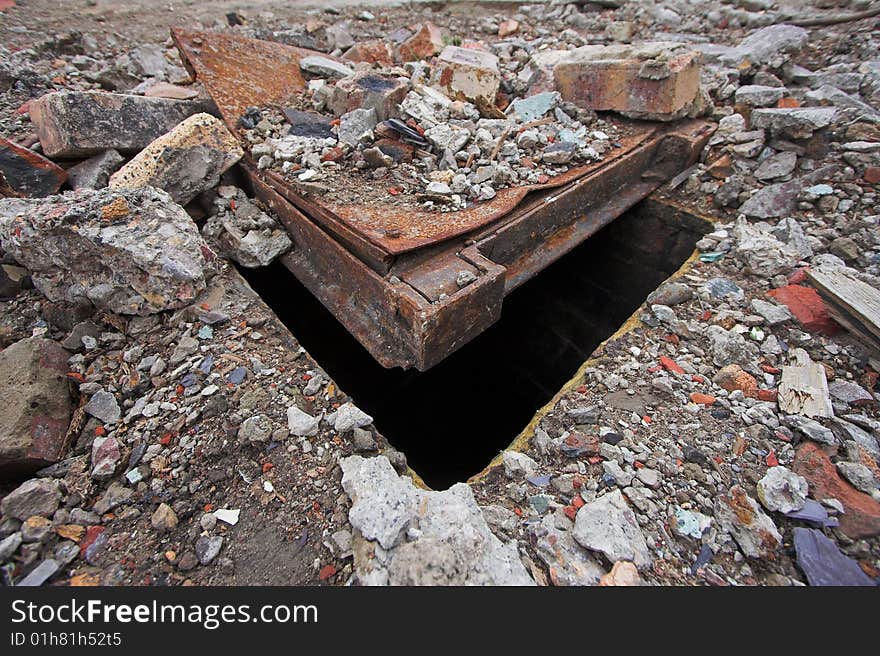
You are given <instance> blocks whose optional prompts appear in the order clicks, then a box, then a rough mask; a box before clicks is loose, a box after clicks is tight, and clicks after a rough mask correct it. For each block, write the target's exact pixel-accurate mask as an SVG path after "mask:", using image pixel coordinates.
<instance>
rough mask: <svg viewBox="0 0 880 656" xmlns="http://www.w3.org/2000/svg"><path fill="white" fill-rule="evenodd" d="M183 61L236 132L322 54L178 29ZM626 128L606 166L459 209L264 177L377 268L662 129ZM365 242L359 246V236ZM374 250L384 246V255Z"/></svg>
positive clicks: (297, 87)
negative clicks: (338, 194)
mask: <svg viewBox="0 0 880 656" xmlns="http://www.w3.org/2000/svg"><path fill="white" fill-rule="evenodd" d="M172 35H173V37H174V41H175V44H176V45H177V47H178V49H179V50H180V52H181V55H182V56H183V59H184V61H185V62H186V63H187V65H188V66H189V67H190V68H191V69H192V71H194V73H195V75H196V76H197V78H198V79H199V81H200V82H201V83H202V84H204V85H205V87H206V89H207V90H208V92H209V93H210V94H211V97H212V98H213V99H214V101H215V102H216V103H217V105H218V107H219V109H220V112H221V114H222V115H223V117H224V119H225V120H226V122H227V125H229V127H230V128H231V129H233V131H234V132H236V133H237V125H236V124H237V122H238V118H239V117H240V116H241V115H242V114H243V113H244V111H245V109H246V108H247V107H249V106H267V105H274V106H279V107H280V106H283V105H285V104H290V102H291V101H292V99H294V98H295V97H296V95H297V94H298V93H300V92H301V91H302V89H303V87H304V82H303V78H302V75H301V73H300V70H299V59H300V58H301V57H304V56H307V55H312V54H320V55H321V56H326V55H324V54H323V53H316V52H313V51H310V50H305V49H302V48H294V47H292V46H285V45H282V44H279V43H274V42H271V41H260V40H257V39H248V38H245V37H240V36H233V35H226V34H216V33H211V32H188V31H185V30H180V29H174V30H172ZM621 122H622V123H626V124H627V125H628V126H629V128H630V132H632V134H631V136H629V137H627V138H625V139H624V140H622V142H621V147H620V148H616V149H614V150H613V151H611V152H610V153H608V154H606V156H605V158H604V159H603V160H602V161H599V162H595V163H591V164H587V165H584V166H579V167H575V168H573V169H571V170H569V171H567V172H566V173H563V174H561V175H558V176H554V177H553V178H551V179H550V180H549V181H548V182H546V183H545V184H541V185H530V186H522V187H511V188H507V189H501V190H499V191H498V193H497V194H496V196H495V198H493V199H492V200H490V201H484V202H480V203H475V204H473V205H471V206H470V207H468V208H466V209H463V210H458V211H454V212H436V211H429V210H420V209H411V208H406V209H394V207H393V206H390V205H389V204H386V203H375V204H353V205H342V204H337V203H334V202H333V198H332V195H331V196H325V197H321V198H314V197H310V196H307V195H304V194H301V193H297V191H296V190H295V189H294V186H293V185H291V184H288V183H286V182H285V181H284V180H283V178H281V177H280V176H278V175H275V174H271V173H267V172H259V173H257V174H256V175H258V176H260V177H261V178H262V179H263V180H264V181H265V182H267V183H268V184H270V185H271V186H272V187H273V188H274V189H275V190H276V191H277V192H279V193H280V194H281V195H282V196H284V197H285V198H287V199H288V200H290V201H291V202H292V203H293V204H294V205H296V206H297V207H298V208H299V209H300V210H301V211H303V212H305V213H306V214H307V215H308V216H309V217H310V218H311V219H312V220H313V221H315V222H317V223H319V224H320V225H321V226H322V227H323V228H325V229H326V230H328V231H329V232H331V233H333V234H334V235H336V236H337V237H339V238H341V239H342V240H343V241H344V242H345V243H346V244H347V245H348V246H349V247H351V248H352V249H353V250H354V251H355V252H356V253H357V254H358V256H359V257H362V258H364V259H365V260H366V261H368V262H369V263H370V264H371V266H373V268H374V269H376V270H381V269H382V267H383V265H384V264H386V262H384V261H383V257H382V256H381V255H382V254H385V255H386V256H396V255H401V254H403V253H407V252H410V251H413V250H416V249H418V248H422V247H425V246H430V245H434V244H437V243H440V242H443V241H446V240H449V239H452V238H454V237H458V236H461V235H465V234H467V233H470V232H473V231H475V230H477V229H480V228H484V227H485V226H487V225H489V224H491V223H493V222H495V221H497V220H498V219H500V218H502V217H504V216H505V215H507V214H508V213H509V212H511V211H512V210H513V209H514V208H516V207H517V205H518V204H519V203H520V202H521V201H522V200H523V199H524V198H525V197H526V196H527V195H528V194H529V193H530V192H533V191H538V190H541V189H548V188H554V187H560V186H562V185H566V184H568V183H570V182H571V181H573V180H576V179H578V178H581V177H583V176H586V175H588V174H590V173H592V172H594V171H597V170H600V169H602V168H603V167H605V166H607V165H608V164H609V163H610V162H612V161H614V160H616V159H619V158H621V157H624V156H625V155H627V153H629V152H631V151H632V150H633V149H635V148H637V147H638V146H639V145H641V144H642V143H644V142H645V141H646V140H648V139H649V138H651V137H652V136H653V135H655V133H656V132H657V130H658V128H657V127H656V126H655V125H650V124H643V123H633V122H628V121H621ZM358 237H359V238H360V239H361V240H363V241H362V242H361V243H360V244H359V243H357V238H358ZM375 249H379V251H380V252H379V253H377V252H376V250H375Z"/></svg>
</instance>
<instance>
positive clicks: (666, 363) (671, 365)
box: [660, 355, 684, 374]
mask: <svg viewBox="0 0 880 656" xmlns="http://www.w3.org/2000/svg"><path fill="white" fill-rule="evenodd" d="M660 366H662V367H663V368H664V369H666V371H671V372H672V373H674V374H683V373H684V369H682V368H681V367H679V366H678V364H677V363H676V362H675V360H673V359H672V358H670V357H669V356H668V355H661V356H660Z"/></svg>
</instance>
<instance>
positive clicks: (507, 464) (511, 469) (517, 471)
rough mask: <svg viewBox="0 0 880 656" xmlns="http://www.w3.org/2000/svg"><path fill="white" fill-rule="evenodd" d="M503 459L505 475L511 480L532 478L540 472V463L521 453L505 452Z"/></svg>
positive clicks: (502, 455)
mask: <svg viewBox="0 0 880 656" xmlns="http://www.w3.org/2000/svg"><path fill="white" fill-rule="evenodd" d="M501 459H502V462H503V463H504V473H505V474H506V475H507V476H508V477H510V478H518V477H522V476H531V475H532V474H534V473H535V472H536V471H538V463H537V462H535V461H534V460H532V459H531V458H530V457H529V456H527V455H526V454H525V453H520V452H519V451H505V452H504V453H502V454H501Z"/></svg>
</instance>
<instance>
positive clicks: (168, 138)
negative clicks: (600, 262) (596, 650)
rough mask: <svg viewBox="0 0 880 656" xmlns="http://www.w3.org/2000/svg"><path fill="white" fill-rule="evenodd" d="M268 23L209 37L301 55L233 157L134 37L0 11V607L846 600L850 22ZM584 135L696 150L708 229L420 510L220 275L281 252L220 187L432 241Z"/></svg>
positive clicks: (878, 177)
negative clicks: (330, 207) (493, 597)
mask: <svg viewBox="0 0 880 656" xmlns="http://www.w3.org/2000/svg"><path fill="white" fill-rule="evenodd" d="M145 4H149V3H145ZM289 4H290V3H286V5H285V9H284V11H285V13H284V14H283V16H285V18H279V16H281V15H282V14H281V13H280V12H279V14H278V15H277V16H276V15H275V14H271V15H270V14H266V15H262V14H261V15H259V16H253V17H248V19H247V20H245V19H244V18H241V17H239V18H236V20H235V21H232V20H228V21H227V22H228V25H226V26H224V27H223V28H222V29H223V30H227V31H230V32H233V33H236V34H241V35H243V36H248V37H261V38H270V39H273V40H275V41H277V42H279V43H285V44H289V45H293V46H297V47H300V48H307V49H309V50H312V51H315V52H313V53H310V54H308V55H306V56H304V57H303V58H302V59H301V60H300V63H301V71H302V73H303V75H304V77H305V78H306V79H307V81H308V85H307V92H306V93H305V94H303V95H302V96H301V97H300V99H299V101H297V102H292V103H291V104H292V106H289V107H288V106H285V107H253V108H250V109H249V110H248V111H247V112H246V113H245V114H244V115H243V116H242V117H240V122H239V123H238V125H224V124H222V123H221V122H220V121H219V120H218V119H217V118H216V117H215V115H216V108H215V107H214V106H213V103H212V102H211V101H210V99H209V98H208V97H207V95H206V93H205V92H204V90H203V89H202V88H201V86H200V84H199V82H198V80H196V81H195V82H193V81H192V80H190V79H189V77H188V75H187V74H186V72H185V71H184V69H183V68H182V67H181V66H180V65H179V63H178V62H177V61H176V60H175V59H174V57H173V56H172V55H173V51H172V49H171V43H170V41H169V42H167V43H166V46H165V47H163V46H156V45H146V42H147V41H149V40H153V41H159V42H161V41H162V40H163V39H165V38H166V37H167V33H166V32H165V31H164V29H163V30H162V31H161V33H160V31H158V29H157V28H156V24H153V23H150V24H149V25H146V26H143V25H140V26H136V27H137V29H139V30H143V32H142V33H143V34H145V35H149V38H148V39H143V42H138V43H137V44H135V43H127V42H126V38H125V37H122V36H119V37H118V38H119V39H120V40H119V41H117V40H115V37H114V40H110V39H108V38H106V37H101V41H100V42H99V41H98V39H97V37H95V36H93V35H92V34H91V33H90V32H89V30H88V29H85V30H84V31H77V30H71V29H68V27H67V26H66V23H67V22H68V21H71V20H79V19H78V18H77V17H75V16H71V15H70V13H69V12H66V11H61V10H60V9H59V12H58V13H59V16H56V19H57V20H58V21H59V23H58V24H65V29H66V30H67V31H66V32H63V33H58V34H49V33H48V32H47V31H45V30H43V29H41V30H39V31H33V30H31V29H29V28H28V27H27V25H29V23H28V19H29V15H28V13H27V12H28V11H29V8H28V7H25V6H19V7H14V8H12V9H11V10H9V12H8V13H5V14H4V24H3V25H0V33H2V34H3V36H4V39H3V43H4V46H3V47H0V110H2V111H0V128H2V131H3V135H4V136H3V139H2V140H0V195H2V196H3V197H4V198H3V199H2V200H0V250H2V252H0V257H2V261H0V347H2V348H3V350H2V352H0V397H2V398H3V399H4V401H6V403H5V404H4V408H3V409H2V412H0V477H2V478H0V484H2V489H0V496H2V499H0V578H2V581H3V583H4V584H15V585H41V584H44V583H50V584H55V583H59V584H70V585H97V584H105V585H113V584H129V585H133V584H137V585H155V584H174V585H177V584H188V583H203V584H230V583H237V584H268V583H274V584H279V583H281V584H291V583H333V584H347V583H356V584H357V583H360V584H373V583H381V584H385V583H431V584H437V583H458V584H464V583H479V584H486V583H493V584H502V583H505V584H506V583H514V584H529V583H531V582H532V581H533V582H535V583H538V584H541V585H602V586H608V585H643V584H648V585H653V584H667V585H668V584H704V585H713V586H725V585H744V584H746V585H750V584H765V585H767V584H770V585H805V584H809V585H840V584H846V585H876V584H877V581H878V580H880V419H878V402H880V388H878V377H880V376H878V372H880V352H878V350H877V344H878V339H880V329H878V326H880V314H878V310H877V308H878V307H880V302H878V291H877V290H878V289H880V230H878V225H880V215H878V214H877V212H876V210H875V207H876V205H877V185H878V184H880V130H878V127H877V126H878V122H880V109H878V107H880V62H878V59H877V55H876V52H877V45H878V34H880V32H878V31H877V29H876V17H873V18H872V17H870V16H869V17H866V18H863V19H861V20H857V21H854V20H848V21H843V22H835V23H832V24H829V25H826V26H819V27H816V28H811V29H806V28H804V27H800V26H797V25H794V24H791V22H789V23H786V21H791V20H793V19H797V18H799V16H797V15H796V14H795V15H792V14H791V13H787V12H790V11H791V10H790V9H789V8H788V7H786V6H782V5H783V4H784V3H779V6H777V5H776V4H773V3H769V2H734V3H729V4H727V3H714V2H703V1H696V2H692V1H688V2H686V1H685V0H675V1H673V2H664V3H659V2H612V3H598V4H596V3H593V4H591V5H589V6H588V7H585V6H582V5H580V4H578V3H533V4H525V5H522V6H520V7H517V8H516V9H515V10H513V11H511V12H508V13H507V14H506V15H504V16H500V15H497V14H496V13H495V10H494V9H487V8H469V10H468V11H467V12H459V11H458V9H457V8H449V9H445V10H443V11H442V12H438V14H437V18H436V19H435V20H436V21H437V23H438V25H439V26H438V25H433V24H427V23H421V22H420V21H419V19H418V16H417V15H416V12H415V11H414V10H412V9H411V8H409V7H394V8H389V9H388V12H387V15H383V16H382V19H381V20H380V19H377V18H376V17H375V16H374V15H373V14H371V13H370V12H365V11H363V10H362V9H360V8H348V9H345V10H338V9H335V8H328V9H327V10H325V11H316V12H311V11H308V10H305V9H302V8H298V7H289V6H287V5H289ZM839 4H841V3H839ZM842 4H846V5H848V6H850V7H851V8H853V10H857V9H862V8H863V6H864V5H865V3H864V2H861V1H860V0H852V2H848V3H842ZM599 5H601V7H600V6H599ZM101 10H102V9H101V8H100V7H97V8H95V11H101ZM150 11H152V9H150V7H148V6H144V7H143V15H144V16H149V15H150V14H149V12H150ZM198 11H205V12H209V13H207V14H204V15H203V16H204V17H208V18H210V20H206V22H211V21H213V20H214V19H215V18H216V16H214V14H213V13H210V12H213V11H214V10H213V9H212V8H209V7H205V8H200V9H199V10H198ZM340 11H341V12H342V14H343V15H339V12H340ZM236 16H237V15H236ZM152 17H153V18H155V16H152ZM287 17H289V18H287ZM7 18H8V19H9V20H8V21H7V20H6V19H7ZM108 20H109V21H111V23H112V21H113V20H118V18H114V17H113V16H109V17H108ZM142 22H149V21H147V18H143V20H142ZM794 22H799V21H797V20H795V21H794ZM114 25H115V30H116V31H117V32H120V33H121V32H124V31H125V30H124V29H123V26H120V25H119V24H114ZM661 35H662V39H663V40H662V42H660V43H659V44H658V41H657V39H658V38H660V37H661ZM6 44H9V45H8V47H7V45H6ZM807 44H809V47H806V46H807ZM13 48H14V50H13ZM695 53H700V56H697V55H696V54H695ZM636 89H638V90H641V91H643V93H641V94H637V93H633V91H634V90H636ZM621 90H625V91H626V92H625V93H624V92H622V91H621ZM597 111H599V112H606V111H612V112H615V113H619V114H624V115H626V116H628V117H635V118H637V119H638V118H642V119H644V118H649V119H651V120H661V119H662V120H670V119H671V120H675V119H678V118H682V117H684V116H693V115H697V114H700V115H708V116H710V117H711V118H712V120H714V121H715V122H717V130H716V131H715V133H714V134H713V136H712V137H711V139H710V141H709V143H708V145H707V147H706V149H705V150H704V152H703V153H702V155H701V158H700V162H699V163H698V164H696V165H695V166H694V167H693V168H691V169H690V170H688V171H686V172H685V173H684V174H682V175H680V176H678V177H676V178H675V179H673V180H672V181H670V182H669V183H668V184H666V185H664V186H663V187H662V188H661V189H660V190H659V192H658V193H657V196H656V199H657V200H658V201H660V202H666V201H672V202H673V203H674V204H675V206H676V207H677V208H678V210H677V211H679V212H681V214H682V215H684V214H689V215H693V216H697V217H699V216H703V217H710V220H711V224H710V225H704V226H703V228H701V230H703V231H704V233H705V234H703V236H702V238H701V239H700V240H699V242H698V243H697V251H698V255H695V257H694V258H693V259H692V260H691V261H690V262H688V263H687V264H686V265H685V266H684V267H683V268H682V270H681V271H680V272H679V273H678V274H676V275H675V277H674V280H670V281H668V282H666V283H664V284H663V285H662V286H660V287H659V288H658V289H657V290H655V291H654V292H653V293H652V294H651V295H650V296H649V297H648V298H647V299H646V301H645V303H644V306H643V307H642V308H641V309H640V311H639V312H638V314H637V316H636V317H635V318H636V319H637V321H632V322H629V323H628V324H627V326H626V329H625V330H623V331H621V332H620V333H618V334H615V335H614V336H613V337H611V338H610V339H609V340H608V341H607V342H605V343H604V344H603V345H602V346H601V347H600V348H599V349H598V350H597V351H596V353H595V354H594V357H593V358H592V359H591V360H590V361H589V362H588V363H586V364H585V365H584V366H583V367H582V368H581V369H580V370H578V372H577V374H576V375H575V377H574V379H573V380H572V382H571V383H570V384H569V385H567V386H566V387H565V388H564V389H563V390H561V391H560V392H559V393H558V394H557V395H556V397H555V398H554V399H553V401H552V403H550V404H549V405H548V406H547V407H546V408H545V409H544V410H542V411H540V413H539V415H538V417H537V418H536V420H535V421H534V422H533V423H532V424H531V425H530V426H529V427H528V429H527V430H526V431H525V433H524V434H523V435H522V436H521V438H520V439H518V440H517V441H516V442H515V443H514V446H513V447H511V448H510V449H508V450H507V451H505V452H504V453H503V454H502V455H501V456H500V457H499V459H498V460H497V461H496V462H494V463H492V465H491V466H489V467H488V468H487V469H486V471H485V472H483V473H482V474H481V475H480V476H478V477H476V478H474V479H472V480H471V481H470V482H469V483H467V484H465V483H461V484H458V485H455V486H453V487H452V488H450V489H449V490H446V491H436V492H433V491H427V490H423V489H420V488H419V487H417V486H416V484H415V483H413V482H412V481H413V479H412V478H407V476H410V477H411V476H412V474H413V472H411V471H408V470H407V464H406V457H405V454H403V453H401V452H399V451H397V450H395V449H394V447H393V446H391V445H389V444H388V443H387V441H386V440H385V438H384V437H383V436H382V435H381V433H380V432H379V431H378V430H377V429H376V427H375V426H374V425H373V417H371V416H369V415H368V414H366V413H365V412H363V411H361V410H360V409H359V408H358V407H357V405H356V403H357V399H352V398H351V397H349V396H348V395H347V394H346V393H345V392H343V391H341V390H339V389H338V387H337V386H336V383H335V382H334V381H332V380H331V379H330V377H329V376H328V375H327V374H326V373H325V372H324V371H322V369H321V368H320V363H316V362H315V361H314V360H312V358H311V357H310V356H309V354H308V353H306V352H305V351H304V350H303V349H302V348H301V347H300V345H299V344H298V343H297V342H296V340H295V338H294V337H293V336H291V335H290V334H289V333H288V332H287V331H286V329H285V328H284V326H282V325H281V323H280V322H279V321H278V320H277V318H275V317H274V316H273V315H272V314H271V312H270V311H269V310H268V308H267V307H266V305H265V304H264V303H263V302H262V300H261V299H260V298H259V297H257V296H256V294H255V293H254V292H253V291H252V290H251V289H250V288H249V287H248V286H247V285H246V284H245V283H244V282H243V280H242V279H241V278H240V276H239V275H238V274H237V273H236V270H235V268H234V267H233V266H232V265H231V263H230V262H229V261H228V260H227V258H228V259H230V260H232V261H234V262H236V263H238V264H240V265H241V266H244V267H263V266H267V265H268V264H270V263H271V262H272V261H273V260H275V259H276V258H279V257H281V258H285V257H289V258H292V257H295V256H296V253H297V251H296V246H294V244H293V243H292V241H291V238H290V235H288V233H287V231H286V230H285V228H284V226H283V224H282V223H281V222H280V221H279V219H278V217H276V216H275V215H274V214H273V212H272V211H271V210H270V208H269V207H266V206H263V205H262V204H260V203H259V202H258V201H256V200H254V199H253V198H252V197H250V196H249V195H248V194H249V192H250V190H249V189H248V188H247V186H246V185H244V184H243V183H242V181H241V179H240V178H239V177H237V165H236V162H239V161H240V159H241V158H247V157H250V158H252V159H253V160H254V162H255V163H256V164H257V165H258V167H259V169H260V170H261V171H262V172H263V174H266V175H280V176H283V177H284V178H285V179H286V180H289V181H290V182H291V183H292V184H294V185H295V186H296V188H297V190H299V191H300V192H302V193H304V194H322V195H323V194H333V200H334V201H335V202H338V203H347V202H356V201H358V202H360V201H365V200H367V201H369V200H373V201H381V202H383V203H392V202H393V203H402V204H412V205H418V206H419V207H428V208H434V209H438V210H441V211H449V210H456V209H463V208H468V207H470V206H472V205H473V204H475V203H478V202H481V201H485V200H489V199H491V198H493V197H494V196H495V195H496V194H497V193H499V192H502V191H503V190H504V189H508V188H511V187H516V186H527V185H531V186H538V185H543V184H546V183H548V181H550V180H551V179H552V178H553V177H554V176H558V175H560V174H562V173H563V172H565V171H569V170H571V169H573V168H575V167H580V166H583V165H587V164H590V163H592V162H600V161H602V159H603V158H606V157H609V155H612V154H613V152H614V148H615V144H616V143H618V142H619V141H620V140H622V139H624V138H625V137H626V136H627V133H626V125H628V122H627V121H625V120H623V119H619V118H616V117H615V118H611V116H610V115H609V114H605V113H602V114H596V112H597ZM233 132H236V133H237V134H235V135H234V136H233V134H232V133H233ZM238 137H241V143H239V141H238ZM59 192H61V193H59ZM693 216H691V217H690V218H689V219H688V220H691V219H693V220H694V221H697V219H694V218H693ZM497 411H499V409H497V408H486V412H497ZM501 411H503V408H502V409H501ZM461 429H462V430H463V431H466V430H467V424H466V422H464V420H463V421H462V427H461ZM413 430H418V427H415V426H414V427H413ZM511 437H513V436H511ZM438 448H442V447H438Z"/></svg>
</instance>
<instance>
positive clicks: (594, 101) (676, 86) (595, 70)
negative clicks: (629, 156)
mask: <svg viewBox="0 0 880 656" xmlns="http://www.w3.org/2000/svg"><path fill="white" fill-rule="evenodd" d="M553 76H554V80H555V82H556V89H557V90H558V91H559V93H560V94H561V96H562V99H563V100H566V101H569V102H573V103H575V104H576V105H578V106H580V107H585V108H588V109H594V110H601V111H606V110H610V111H616V112H622V113H625V114H628V115H633V116H636V117H639V118H650V119H653V120H673V119H676V118H680V117H681V116H682V115H683V112H686V111H687V110H688V109H689V108H690V106H691V105H692V104H693V103H694V102H695V101H696V100H697V97H698V96H699V92H700V54H699V53H698V52H695V51H690V50H687V49H686V48H683V47H682V46H681V44H678V43H665V42H657V43H645V44H641V45H639V46H626V45H611V46H595V45H590V46H582V47H580V48H575V49H574V50H572V51H570V52H569V53H568V54H567V55H566V56H565V58H564V59H562V61H560V62H559V63H558V64H556V66H554V68H553Z"/></svg>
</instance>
